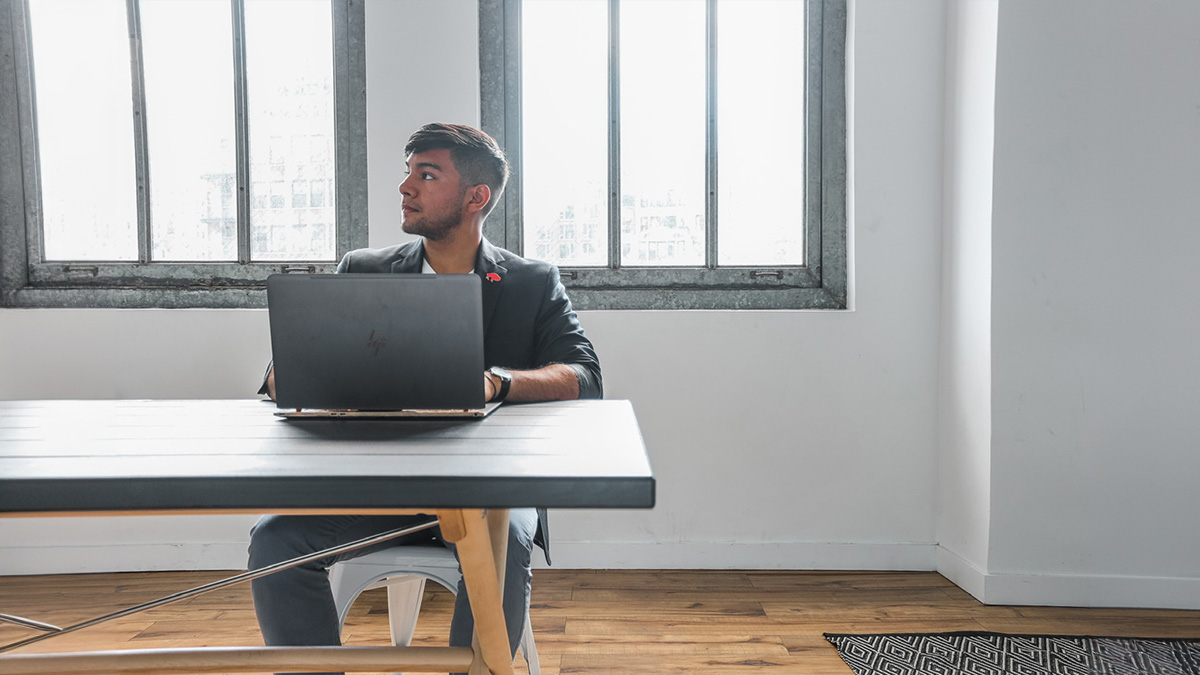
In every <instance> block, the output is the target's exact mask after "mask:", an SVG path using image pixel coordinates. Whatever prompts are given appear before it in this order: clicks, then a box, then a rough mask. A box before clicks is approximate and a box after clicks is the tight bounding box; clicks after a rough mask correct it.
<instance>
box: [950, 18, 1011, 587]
mask: <svg viewBox="0 0 1200 675" xmlns="http://www.w3.org/2000/svg"><path fill="white" fill-rule="evenodd" d="M948 9H949V11H948V14H947V18H948V30H947V51H948V55H947V60H946V61H947V65H946V82H947V89H946V182H945V185H946V192H945V195H944V197H945V219H944V222H943V232H942V316H941V358H940V361H939V378H938V382H939V385H938V448H939V457H938V467H939V474H938V496H939V501H938V509H937V513H938V519H937V523H938V531H937V538H938V543H939V551H938V565H937V567H938V570H939V571H940V572H942V574H944V575H946V576H947V577H948V578H950V579H951V580H953V581H954V582H955V583H957V584H959V585H960V586H963V587H965V588H969V589H970V590H971V592H972V593H975V594H976V595H977V596H979V595H981V594H982V592H983V588H982V584H979V583H977V581H978V580H979V579H980V575H981V574H982V572H983V571H984V570H986V569H987V565H988V532H989V528H990V507H991V460H992V457H991V435H992V355H991V330H992V321H991V309H992V299H991V294H992V289H991V286H992V150H993V142H994V121H995V120H994V115H993V111H994V109H995V95H994V94H995V87H996V27H997V23H996V18H997V9H998V6H997V2H996V0H972V1H970V2H952V3H950V4H949V6H948ZM1001 489H1003V488H1001Z"/></svg>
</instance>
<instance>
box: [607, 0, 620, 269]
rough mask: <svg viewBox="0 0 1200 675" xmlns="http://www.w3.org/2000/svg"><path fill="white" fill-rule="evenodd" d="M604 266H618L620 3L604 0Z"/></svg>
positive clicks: (611, 267) (610, 267)
mask: <svg viewBox="0 0 1200 675" xmlns="http://www.w3.org/2000/svg"><path fill="white" fill-rule="evenodd" d="M608 267H609V269H614V270H616V269H620V268H621V7H620V2H619V0H608Z"/></svg>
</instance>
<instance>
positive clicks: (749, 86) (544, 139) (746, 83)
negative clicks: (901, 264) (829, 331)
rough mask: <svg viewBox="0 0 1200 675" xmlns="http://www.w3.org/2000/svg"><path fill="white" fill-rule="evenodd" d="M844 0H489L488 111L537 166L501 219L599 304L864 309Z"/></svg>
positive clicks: (524, 163)
mask: <svg viewBox="0 0 1200 675" xmlns="http://www.w3.org/2000/svg"><path fill="white" fill-rule="evenodd" d="M844 11H845V8H844V3H841V2H836V1H829V2H804V1H803V0H671V1H669V2H665V1H663V0H568V1H564V0H522V1H521V2H519V3H518V2H511V3H507V2H500V3H496V2H487V0H485V2H484V5H483V9H482V10H481V25H482V26H483V29H482V31H481V36H482V37H481V39H482V40H483V42H484V44H483V45H482V47H483V49H482V53H483V63H482V65H483V69H484V82H483V88H484V124H485V126H486V127H488V128H489V129H491V130H493V131H495V132H497V133H499V134H503V135H504V137H505V140H504V143H505V145H506V147H507V149H508V151H509V153H510V154H513V155H515V156H516V158H517V161H516V162H515V164H516V167H517V171H518V175H517V177H516V178H515V179H514V186H516V187H515V189H514V190H513V192H514V194H510V195H509V196H508V197H507V199H506V202H507V204H506V207H505V212H506V214H507V222H506V223H505V224H504V226H503V229H502V230H501V229H500V226H498V225H496V226H493V227H495V228H496V229H494V230H492V231H490V232H489V236H491V237H493V238H495V237H503V239H504V241H505V242H506V244H507V245H508V246H509V247H516V246H519V247H520V249H521V250H522V251H523V252H524V254H525V255H529V256H532V257H535V258H541V259H544V260H548V261H550V262H553V263H555V264H557V265H559V266H560V268H562V269H563V270H564V275H565V277H566V279H565V280H566V283H567V284H568V286H570V287H571V293H572V297H577V298H580V300H578V301H577V304H580V305H581V306H584V307H606V308H626V307H628V308H660V307H661V308H676V307H682V308H686V307H730V308H737V307H745V308H750V307H758V308H807V307H834V308H836V307H844V306H845V253H846V251H845V203H844V195H845V138H844V128H845V127H844V125H845V122H844V120H845V95H844V86H843V83H844V65H843V64H844V61H843V58H844V55H843V53H842V49H843V45H844V38H845V14H844ZM495 25H503V30H495V29H494V28H493V26H495ZM496 36H500V40H501V41H502V44H504V45H505V46H507V50H505V49H502V48H498V47H497V46H496V45H494V44H489V40H496V39H497V38H496ZM518 41H519V59H512V58H511V57H506V56H505V55H506V54H510V53H512V52H513V51H514V50H513V49H512V45H513V44H514V43H516V42H518ZM500 74H502V75H503V76H502V77H501V76H499V75H500ZM493 82H504V83H506V85H505V86H507V87H508V89H507V90H501V89H500V87H498V86H496V85H494V84H491V83H493ZM514 83H519V84H516V85H514ZM514 86H517V87H519V96H515V95H514V92H513V91H512V89H513V87H514ZM517 119H519V123H516V120H517ZM514 146H519V149H517V150H516V151H515V152H514Z"/></svg>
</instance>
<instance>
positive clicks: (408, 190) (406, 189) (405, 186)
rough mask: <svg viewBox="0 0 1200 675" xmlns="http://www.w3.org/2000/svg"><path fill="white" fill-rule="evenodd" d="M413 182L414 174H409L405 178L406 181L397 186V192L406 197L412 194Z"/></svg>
mask: <svg viewBox="0 0 1200 675" xmlns="http://www.w3.org/2000/svg"><path fill="white" fill-rule="evenodd" d="M411 180H412V174H409V175H407V176H405V177H404V180H402V181H400V185H399V186H397V188H396V189H397V190H399V191H400V194H402V195H404V196H406V197H407V196H409V195H411V194H412V185H411V184H410V181H411Z"/></svg>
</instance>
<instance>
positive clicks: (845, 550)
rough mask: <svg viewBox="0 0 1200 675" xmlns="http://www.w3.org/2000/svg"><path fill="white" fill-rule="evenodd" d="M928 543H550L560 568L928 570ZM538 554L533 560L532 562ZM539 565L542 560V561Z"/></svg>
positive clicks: (930, 553) (932, 551) (931, 553)
mask: <svg viewBox="0 0 1200 675" xmlns="http://www.w3.org/2000/svg"><path fill="white" fill-rule="evenodd" d="M936 550H937V546H935V545H933V544H875V543H810V542H761V543H760V542H674V543H648V542H578V541H563V542H558V541H552V542H551V544H550V555H551V557H552V558H553V560H554V567H556V568H564V569H746V570H892V571H900V570H904V571H914V570H932V569H934V564H935V557H936V556H935V552H936ZM539 557H540V556H534V559H535V560H537V559H538V558H539ZM541 566H542V567H544V566H545V561H542V565H541Z"/></svg>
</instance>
